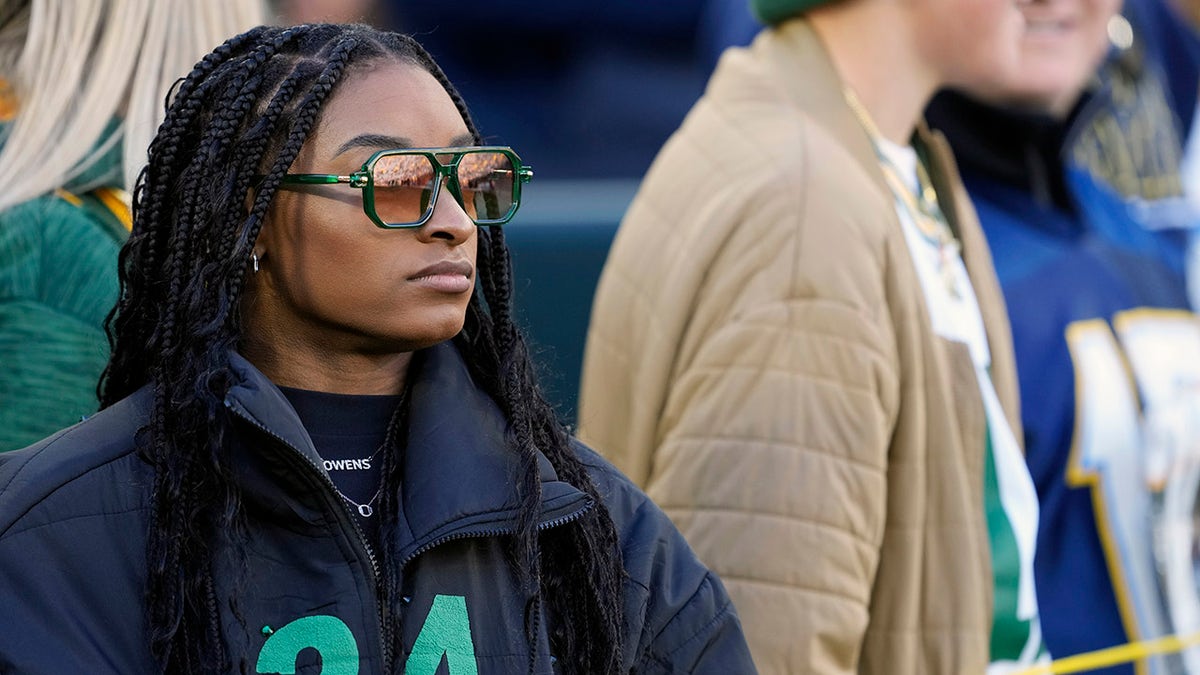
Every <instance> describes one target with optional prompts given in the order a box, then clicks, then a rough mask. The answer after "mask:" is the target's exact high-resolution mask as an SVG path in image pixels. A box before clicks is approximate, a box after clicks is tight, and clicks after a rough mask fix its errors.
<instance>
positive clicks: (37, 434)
mask: <svg viewBox="0 0 1200 675" xmlns="http://www.w3.org/2000/svg"><path fill="white" fill-rule="evenodd" d="M104 198H108V199H109V200H110V201H109V203H110V204H112V203H113V202H112V201H111V199H112V191H107V192H106V191H105V190H100V191H94V192H90V193H87V194H85V195H80V196H75V195H71V194H69V193H65V192H62V191H59V192H58V193H55V194H50V195H46V196H43V197H39V198H37V199H33V200H30V201H28V202H24V203H21V204H18V205H16V206H14V207H12V208H10V209H8V210H6V211H4V212H2V213H0V367H2V370H0V451H6V450H14V449H17V448H21V447H24V446H26V445H29V444H31V443H33V442H35V441H37V440H39V439H41V438H43V437H45V436H48V435H49V434H51V433H52V432H54V431H56V430H58V429H61V428H63V427H67V426H70V425H72V424H75V423H76V422H78V421H79V420H80V419H81V418H82V417H83V416H85V415H90V414H91V413H93V412H95V411H96V408H97V407H98V401H97V398H96V383H97V381H98V380H99V377H100V372H101V371H102V370H103V369H104V365H105V364H106V363H107V361H108V341H107V339H106V338H105V335H104V319H105V317H106V316H107V314H108V312H109V310H110V309H112V307H113V305H114V304H115V303H116V300H117V292H118V285H117V274H116V270H117V252H118V251H119V250H120V247H121V244H122V243H123V242H124V240H125V238H126V236H127V233H128V230H127V229H126V226H125V225H124V224H123V223H122V222H121V217H125V218H127V212H126V213H122V214H120V216H118V213H120V211H121V209H120V208H119V207H118V208H117V209H116V210H115V211H114V210H113V209H112V208H109V207H108V206H106V205H105V202H104Z"/></svg>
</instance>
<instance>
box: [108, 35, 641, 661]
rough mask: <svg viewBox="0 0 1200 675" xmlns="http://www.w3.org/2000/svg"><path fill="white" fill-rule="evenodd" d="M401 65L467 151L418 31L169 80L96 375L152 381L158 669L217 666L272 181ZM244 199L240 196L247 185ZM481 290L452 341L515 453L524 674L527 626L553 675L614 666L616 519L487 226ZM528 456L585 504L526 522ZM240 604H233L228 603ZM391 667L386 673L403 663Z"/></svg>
mask: <svg viewBox="0 0 1200 675" xmlns="http://www.w3.org/2000/svg"><path fill="white" fill-rule="evenodd" d="M388 60H390V61H394V62H400V63H410V64H413V65H416V66H417V67H420V68H423V69H424V70H426V71H428V72H429V73H430V74H431V75H433V76H434V77H435V78H436V79H437V80H438V82H440V83H441V85H442V86H443V87H444V88H445V90H446V92H447V94H449V96H450V97H451V99H452V100H453V102H454V104H455V106H456V107H457V109H458V111H459V113H460V114H461V115H462V118H463V121H464V122H465V123H466V125H467V128H468V130H469V131H470V132H471V134H472V136H474V138H475V142H476V143H479V142H480V135H479V132H478V131H477V129H476V127H475V125H474V122H473V121H472V120H471V116H470V114H469V113H468V111H467V107H466V105H465V103H464V102H463V100H462V98H461V97H460V96H459V94H458V92H457V91H456V90H455V89H454V87H453V86H452V85H451V84H450V82H449V81H448V80H447V79H446V76H445V74H444V73H443V72H442V70H441V69H440V68H439V67H438V66H437V64H435V63H434V61H433V59H432V58H431V57H430V56H429V55H428V53H426V52H425V50H424V49H422V48H421V46H420V45H419V44H417V43H416V42H415V41H414V40H413V39H411V38H409V37H407V36H403V35H398V34H394V33H387V32H382V31H378V30H375V29H373V28H369V27H366V26H360V25H353V26H343V25H330V24H313V25H304V26H296V27H291V28H271V27H259V28H255V29H253V30H251V31H248V32H246V33H243V34H241V35H238V36H236V37H234V38H231V39H230V40H228V41H227V42H225V43H224V44H222V45H221V46H219V47H217V48H216V49H215V50H214V51H213V52H212V53H210V54H209V55H207V56H205V57H204V58H203V59H202V60H201V61H200V62H199V63H198V64H196V66H195V68H194V69H193V70H192V72H191V73H190V74H189V75H188V76H187V77H186V78H184V79H183V80H182V81H181V82H180V83H179V84H178V86H177V89H176V90H175V92H174V95H173V97H172V98H171V102H170V105H169V107H168V110H167V115H166V118H165V120H164V122H163V123H162V125H161V126H160V127H159V130H158V133H157V135H156V137H155V139H154V141H153V142H152V144H151V146H150V154H149V163H148V165H147V166H146V168H145V169H144V170H143V172H142V174H141V175H140V177H139V180H138V182H137V185H136V187H135V191H134V228H133V233H132V236H131V237H130V239H129V241H128V243H127V244H126V246H125V247H124V248H123V249H122V251H121V255H120V263H119V266H120V271H119V273H120V281H121V298H120V301H119V303H118V305H117V307H116V308H115V309H114V310H113V312H112V313H111V314H110V315H109V319H108V333H109V340H110V342H111V344H112V357H111V360H110V361H109V364H108V366H107V368H106V369H105V373H104V376H103V378H102V380H101V383H100V387H99V393H100V399H101V405H102V406H103V407H108V406H111V405H112V404H114V403H115V402H117V401H118V400H120V399H122V398H124V397H126V396H128V395H130V394H131V393H133V392H134V391H135V390H137V389H139V388H141V387H143V386H147V385H149V386H150V387H151V388H152V391H153V406H152V411H151V414H150V417H149V421H148V423H147V424H146V426H145V427H144V428H143V429H142V430H141V431H140V432H139V434H138V444H139V449H140V451H141V452H142V453H143V455H145V457H146V459H147V460H148V461H149V462H151V463H152V465H153V466H154V467H155V478H154V485H153V496H152V512H151V525H150V530H149V533H148V543H147V553H146V555H147V564H148V581H147V589H146V600H145V602H146V619H147V626H148V631H149V639H150V645H151V650H152V652H153V654H154V656H155V658H156V659H158V661H159V663H160V665H161V666H162V667H163V669H164V671H165V672H169V673H203V672H224V671H226V670H228V669H229V668H230V663H231V656H230V654H229V653H228V650H227V649H226V647H225V644H224V640H223V638H222V634H221V622H220V610H219V603H218V600H217V597H216V593H215V590H214V588H215V587H214V579H213V569H214V563H215V562H216V560H217V557H218V555H220V554H223V553H226V554H227V553H230V552H231V551H230V549H233V550H232V554H234V555H237V554H238V551H237V549H238V546H239V542H244V541H245V536H246V527H245V523H244V516H243V513H242V509H241V498H240V495H239V494H238V488H237V487H236V485H235V483H234V482H233V479H232V473H231V459H230V457H231V455H230V452H231V450H230V447H229V446H230V443H229V442H228V438H229V434H230V428H231V426H232V424H233V422H232V420H231V418H230V417H229V414H228V412H227V411H226V409H225V407H224V404H223V402H224V398H225V395H226V393H227V392H228V390H229V389H230V387H231V386H232V385H233V384H234V376H233V374H232V370H231V366H230V359H229V352H230V350H233V349H236V348H237V347H238V345H239V342H240V338H241V330H242V327H241V320H240V315H239V300H240V298H241V297H242V294H243V291H244V288H245V276H246V267H247V265H246V262H247V260H248V259H249V256H250V254H251V251H252V248H253V246H254V242H255V239H256V238H257V236H258V234H259V231H260V230H261V228H262V226H263V222H264V218H265V217H266V215H267V213H268V210H269V209H270V207H271V203H272V201H273V198H274V196H275V193H276V191H277V190H278V188H279V185H280V182H281V180H282V178H283V176H284V175H285V174H286V172H287V170H288V168H289V166H290V165H291V164H292V162H293V161H294V160H295V158H296V156H297V154H298V153H299V152H300V150H301V147H302V146H303V144H304V143H305V141H306V139H307V138H308V136H309V134H310V132H311V131H312V130H313V129H314V128H315V126H316V124H317V122H318V121H319V118H320V113H321V109H322V106H323V105H324V104H325V103H326V102H327V101H329V99H330V96H331V94H332V92H334V91H335V90H336V88H337V86H338V83H339V82H341V81H343V80H344V79H345V78H346V75H347V74H348V73H351V72H353V71H354V69H356V68H361V67H363V66H365V65H369V64H372V63H377V62H380V61H388ZM248 194H252V195H253V199H252V200H247V198H246V195H248ZM477 258H478V264H477V267H478V277H479V280H480V286H481V288H482V297H479V296H480V293H476V294H475V295H474V296H473V297H472V299H471V301H470V304H469V305H468V308H467V316H466V322H465V325H464V329H463V331H462V332H461V333H460V334H459V335H458V336H457V337H455V338H454V344H455V346H456V347H457V348H458V350H459V351H460V352H461V353H462V355H463V358H464V360H465V361H466V363H467V364H468V367H469V369H470V371H471V373H472V376H473V377H474V378H475V380H476V381H477V383H478V384H479V386H480V387H482V388H483V389H484V390H485V391H486V392H487V393H488V394H489V395H490V396H491V397H492V398H493V399H495V401H496V402H497V404H498V405H499V407H500V409H501V410H502V411H503V413H504V414H505V415H506V416H507V419H508V421H509V433H508V437H507V441H506V442H507V444H508V446H509V447H510V449H511V451H512V452H514V453H516V454H517V456H518V458H519V460H520V467H521V471H522V473H521V478H520V482H519V485H518V496H519V515H518V522H517V527H516V532H515V534H514V536H513V537H512V538H511V556H510V559H511V561H512V564H513V565H514V567H515V570H516V572H517V575H518V578H519V579H520V580H521V582H522V584H523V586H524V588H525V591H526V593H527V606H526V625H525V632H526V635H525V637H526V640H527V642H528V644H529V649H530V670H531V672H532V670H533V668H534V660H535V657H536V649H535V645H536V643H537V640H536V636H537V634H538V633H539V631H540V628H541V627H540V626H539V625H538V621H539V618H540V617H541V616H543V615H545V616H548V617H551V618H552V619H553V621H552V622H551V623H552V625H550V626H548V627H547V628H548V633H549V635H550V644H551V649H552V650H553V651H554V652H555V653H556V654H557V655H558V656H559V664H560V666H561V667H562V668H563V670H564V672H578V673H613V672H617V671H619V670H620V663H621V655H622V653H623V645H622V640H623V633H622V627H623V623H624V621H623V612H622V608H623V592H622V586H623V582H624V569H623V567H622V564H621V556H620V548H619V543H618V541H617V534H616V530H615V527H614V525H613V522H612V519H611V517H610V516H609V514H608V511H607V509H606V508H605V506H604V502H603V500H602V499H601V498H600V496H599V494H598V492H597V489H596V486H595V485H594V484H593V482H592V480H591V479H590V477H589V475H588V473H587V471H586V470H585V468H584V466H583V465H582V463H581V462H580V460H579V458H578V456H577V455H576V454H575V452H574V451H573V450H572V448H571V445H570V439H569V436H568V434H567V432H566V431H565V429H564V428H563V426H562V425H561V424H560V422H559V421H558V420H557V418H556V416H555V414H554V412H553V410H552V408H551V407H550V406H549V405H548V404H547V403H546V401H545V399H544V398H543V396H542V395H541V393H540V391H539V389H538V387H537V384H536V381H535V378H534V374H533V367H532V365H531V363H530V359H529V355H528V352H527V350H526V346H525V343H524V341H523V339H522V337H521V334H520V333H519V331H518V330H517V328H516V326H515V324H514V322H513V316H512V287H513V284H512V271H511V264H510V259H509V252H508V249H507V247H506V245H505V242H504V234H503V230H502V229H500V228H491V229H481V230H480V232H479V251H478V256H477ZM402 424H403V416H402V415H396V416H395V418H394V419H393V421H392V423H391V425H390V427H389V429H388V434H387V440H386V442H385V446H384V448H385V449H384V454H383V480H384V485H385V488H386V489H384V490H383V494H382V497H381V500H380V501H381V504H380V511H381V513H382V514H384V516H385V517H386V518H388V520H389V521H390V522H389V524H390V525H393V526H392V527H385V528H384V532H385V535H384V542H383V548H384V550H383V552H382V560H383V574H382V575H381V578H380V589H379V591H380V598H381V600H380V601H381V602H382V603H384V604H385V607H386V608H388V609H390V610H391V611H389V612H387V615H388V616H390V617H393V619H392V620H391V622H390V623H391V625H386V626H385V627H384V628H385V634H384V640H385V645H386V646H387V647H388V649H387V650H385V651H388V652H390V653H391V654H401V653H403V652H402V645H401V643H400V640H401V637H400V636H401V632H400V631H399V630H398V626H396V625H395V622H396V621H397V620H398V619H396V617H399V616H401V612H400V611H399V610H400V602H401V595H402V594H401V592H400V588H399V585H400V573H401V571H402V570H400V569H399V566H400V564H401V563H400V561H399V560H397V559H396V557H395V555H394V550H395V546H393V545H392V544H393V543H394V542H393V541H392V539H391V536H390V533H392V532H395V531H396V529H397V528H396V527H394V525H395V519H396V518H397V511H398V508H397V506H398V499H399V497H398V494H399V481H400V480H401V472H400V461H399V455H400V451H401V448H400V446H401V445H402V443H403V438H404V433H403V429H402V428H401V426H402ZM539 453H540V454H542V455H544V456H545V457H546V458H547V459H549V461H550V463H551V464H552V465H553V466H554V469H555V470H556V472H557V473H558V475H559V476H560V477H561V478H562V479H563V480H565V481H567V482H569V483H571V484H573V485H575V486H576V487H578V488H579V489H581V490H582V491H584V492H585V493H586V494H587V495H588V496H589V498H590V500H591V502H592V508H591V509H590V510H588V511H587V512H586V514H585V515H584V516H583V517H582V518H581V519H580V520H579V521H578V522H577V524H576V526H573V527H566V528H555V529H552V530H550V531H548V532H546V533H544V534H541V533H539V531H538V529H537V523H538V516H539V513H540V505H541V480H540V477H539V472H538V466H537V462H538V456H539ZM235 611H236V610H235ZM398 666H399V664H390V667H392V668H396V667H398Z"/></svg>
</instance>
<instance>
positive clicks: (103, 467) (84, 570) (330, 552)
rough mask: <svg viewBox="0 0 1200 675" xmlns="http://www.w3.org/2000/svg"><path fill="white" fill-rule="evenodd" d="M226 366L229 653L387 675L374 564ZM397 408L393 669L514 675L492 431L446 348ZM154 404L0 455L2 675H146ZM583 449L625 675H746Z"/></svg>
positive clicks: (725, 626)
mask: <svg viewBox="0 0 1200 675" xmlns="http://www.w3.org/2000/svg"><path fill="white" fill-rule="evenodd" d="M233 359H234V368H235V371H236V372H237V374H238V376H239V377H240V382H239V384H237V385H236V386H234V387H233V389H232V390H231V391H230V392H229V395H228V397H227V398H226V405H227V406H228V408H229V409H230V410H231V411H232V413H233V415H234V417H235V419H236V420H237V423H236V424H235V429H234V431H235V433H234V452H235V461H236V471H237V475H236V479H237V481H238V483H239V484H240V485H241V487H242V490H243V504H244V508H245V513H246V516H247V520H248V521H249V536H250V541H249V544H248V546H247V547H246V549H245V552H244V553H245V557H244V560H239V561H234V560H232V559H229V560H224V559H223V560H221V561H219V563H218V564H219V565H221V567H222V569H219V570H218V574H217V580H218V581H217V583H218V588H217V592H218V596H219V597H220V598H221V605H222V607H224V608H226V609H225V610H224V611H225V613H226V618H225V620H224V638H225V640H226V642H227V644H228V645H229V649H230V653H231V654H232V655H233V657H234V660H235V662H237V665H238V667H239V668H244V669H245V670H246V671H248V672H252V673H253V672H259V673H276V672H278V673H294V672H314V673H315V672H318V669H319V671H320V672H322V673H325V674H326V675H346V674H353V673H362V674H364V675H365V674H370V673H379V672H382V670H383V662H384V655H383V653H382V652H383V647H382V640H381V619H380V616H381V613H380V607H379V603H378V599H377V595H376V584H375V577H376V572H375V569H374V568H375V566H376V565H377V562H376V561H375V560H374V559H373V557H372V556H371V555H370V553H369V551H368V548H367V547H366V546H365V545H364V542H363V539H362V536H361V535H360V534H359V532H358V529H357V528H356V526H355V524H354V523H353V522H352V521H351V516H350V513H349V511H348V510H347V508H346V506H345V504H344V503H343V502H342V500H341V499H340V498H339V497H338V495H337V493H336V492H335V491H334V488H333V484H332V482H331V481H330V479H329V477H328V475H327V474H326V473H325V472H324V470H323V468H322V466H321V462H320V459H319V457H318V455H317V453H316V451H315V450H314V449H313V446H312V443H311V441H310V439H309V437H308V434H307V433H306V432H305V430H304V428H303V426H302V425H301V423H300V420H299V418H298V417H297V416H296V414H295V412H294V411H293V410H292V408H291V406H290V405H289V404H288V402H287V400H286V399H285V398H284V396H283V395H282V394H281V393H280V392H279V390H278V389H277V388H276V387H275V386H274V385H273V384H272V383H271V382H270V381H269V380H267V378H266V377H265V376H263V375H262V374H261V373H260V372H258V371H257V370H256V369H255V368H254V367H253V366H251V365H250V364H249V363H248V362H246V361H245V360H244V359H242V358H241V357H239V356H237V355H234V357H233ZM411 397H412V398H411V408H410V418H409V419H410V423H409V435H408V444H407V449H406V451H405V454H404V459H403V462H404V467H403V468H404V476H405V479H404V485H403V489H402V495H401V499H400V504H401V508H402V510H403V513H402V517H401V518H400V519H399V522H400V523H401V526H400V527H401V532H399V533H398V537H397V540H398V546H399V548H400V552H399V556H398V559H401V560H404V561H405V563H404V569H403V584H404V597H405V605H404V615H403V616H401V617H400V626H401V631H402V633H403V643H404V646H405V652H406V653H405V654H404V655H402V656H401V658H398V659H396V661H397V667H399V664H404V667H405V672H406V673H408V675H434V674H435V673H438V674H449V675H465V674H473V673H524V672H527V670H528V658H529V657H528V653H529V649H528V646H527V644H526V641H525V636H524V607H525V602H524V595H523V594H522V593H521V592H520V590H519V585H518V582H517V580H516V578H515V576H514V574H513V571H512V569H511V566H510V565H509V563H508V562H507V557H506V556H507V546H506V543H505V541H504V539H505V537H506V536H508V535H509V534H510V533H511V532H512V531H513V527H514V519H515V515H516V509H515V496H514V485H515V484H516V482H515V480H514V478H515V476H516V475H517V466H516V457H515V456H514V453H512V452H511V451H509V450H507V449H506V448H505V445H504V442H503V439H504V431H505V420H504V417H503V416H502V414H501V413H500V411H499V409H498V408H497V407H496V405H495V403H494V402H493V401H492V400H491V399H490V398H489V397H488V396H487V395H486V394H484V393H483V392H482V391H481V390H480V389H478V388H477V387H476V385H475V384H474V382H472V380H471V378H470V376H469V374H468V372H467V369H466V366H465V364H464V362H463V361H462V358H461V356H460V355H459V353H458V351H457V350H456V349H455V348H454V347H453V346H451V345H449V344H443V345H440V346H438V347H434V348H432V349H430V350H427V351H426V352H424V353H423V365H422V367H421V368H420V369H419V371H418V372H417V375H416V379H415V381H414V383H413V388H412V393H411ZM150 405H151V394H150V391H149V390H148V389H142V390H140V391H139V392H137V393H135V394H133V395H132V396H130V397H129V398H127V399H125V400H124V401H121V402H120V403H118V404H116V405H114V406H112V407H110V408H108V409H107V410H104V411H102V412H100V413H98V414H97V415H95V416H93V417H91V418H90V419H88V420H86V421H84V422H82V423H80V424H77V425H76V426H74V427H71V428H70V429H67V430H65V431H62V432H60V433H58V434H57V435H55V436H53V437H51V438H49V439H46V440H44V441H42V442H40V443H38V444H36V445H34V446H31V447H29V448H26V449H25V450H21V451H17V452H13V453H8V454H4V455H0V598H3V599H4V600H3V609H2V610H0V672H5V673H8V672H13V673H23V674H30V675H32V674H38V673H44V674H47V675H61V674H62V673H83V672H86V673H120V674H121V675H131V674H136V673H149V672H154V671H155V670H156V667H155V665H154V663H153V661H152V658H151V656H150V651H149V645H148V642H147V639H146V631H145V623H144V618H143V617H144V610H143V597H144V596H143V591H144V588H145V583H146V569H145V557H146V556H145V542H146V533H147V528H148V523H149V518H150V490H151V485H152V483H153V470H152V468H151V467H150V466H149V465H147V464H146V463H145V462H144V461H143V460H142V459H140V457H139V455H138V453H137V452H136V450H135V444H134V436H135V434H136V432H137V430H138V429H139V427H141V426H143V425H144V424H145V423H146V420H147V416H148V412H149V408H150ZM577 449H578V452H579V454H580V456H581V457H582V459H583V461H584V463H585V465H586V466H588V468H589V469H590V471H591V475H592V478H593V480H594V481H595V482H596V484H597V486H598V488H599V490H600V493H601V494H602V495H603V498H604V500H605V502H606V505H607V507H608V509H609V511H610V513H611V514H612V517H613V520H614V521H615V523H616V526H617V530H618V535H619V538H620V544H621V548H622V553H623V556H624V564H625V569H626V571H627V573H628V578H627V581H626V584H625V590H626V594H625V606H626V621H627V632H626V638H625V642H626V653H625V658H624V661H623V662H624V664H625V665H626V666H627V667H628V668H629V669H630V670H632V671H633V672H638V673H683V672H697V673H722V674H726V673H735V674H736V673H752V672H754V666H753V665H752V663H751V660H750V655H749V651H748V649H747V647H746V643H745V639H744V638H743V636H742V630H741V625H740V623H739V622H738V619H737V615H736V613H735V612H734V609H733V607H732V605H731V604H730V601H729V598H728V596H727V595H726V593H725V589H724V588H723V587H722V585H721V582H720V581H719V580H718V579H717V578H716V576H714V575H713V574H712V573H711V572H709V571H708V570H707V569H705V568H704V566H703V565H701V564H700V563H699V562H698V561H697V559H696V557H695V556H694V555H693V553H692V551H691V550H690V549H689V548H688V546H687V544H686V543H685V542H684V540H683V538H682V537H681V536H680V534H679V533H678V532H677V531H676V530H675V528H674V527H673V526H672V525H671V524H670V522H669V521H668V520H667V518H666V517H665V516H664V515H663V513H662V512H661V511H660V510H659V509H658V508H657V507H656V506H655V505H654V504H653V503H651V502H650V500H649V499H647V498H646V496H645V495H644V494H642V492H641V491H639V490H638V489H637V488H635V487H634V486H633V485H632V484H631V483H630V482H629V481H628V480H626V479H625V478H624V477H623V476H621V475H620V474H619V473H618V472H617V471H616V470H615V469H613V468H612V467H611V466H610V465H608V464H607V463H606V462H605V461H604V460H602V459H600V458H599V457H598V456H597V455H595V454H594V453H592V452H591V451H590V450H588V449H586V448H584V447H582V446H577ZM541 474H542V490H543V500H542V513H541V519H540V527H541V528H542V529H543V530H548V529H551V528H568V527H573V526H574V522H575V520H576V519H577V518H578V517H579V516H580V515H582V514H583V513H584V512H585V511H586V510H587V509H588V508H590V507H591V503H590V501H589V499H588V498H587V496H586V495H585V494H584V493H582V492H581V491H579V490H578V489H576V488H575V487H573V486H571V485H568V484H567V483H565V482H563V481H560V480H558V478H557V476H556V475H555V473H554V470H553V468H552V467H551V465H550V463H549V461H548V460H545V459H544V458H543V460H542V462H541ZM235 570H237V571H236V572H235ZM234 596H236V597H234ZM229 599H233V600H236V606H237V609H238V611H239V612H240V614H241V619H240V620H239V618H237V617H235V616H234V614H233V612H232V611H230V610H229V609H228V607H229V604H230V603H229V602H227V600H229ZM541 625H542V626H545V625H546V622H545V621H543V622H541ZM539 642H540V644H539V650H538V651H539V652H540V656H539V658H538V661H537V663H538V672H543V673H549V672H554V670H555V668H554V666H553V665H552V663H553V661H554V659H553V658H552V656H551V655H550V654H549V650H548V646H547V645H548V642H547V640H546V636H545V632H544V630H543V633H542V635H541V638H540V640H539ZM316 652H319V653H320V659H319V661H320V662H321V663H322V666H317V665H316V663H317V661H318V659H317V658H316V657H315V653H316Z"/></svg>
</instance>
